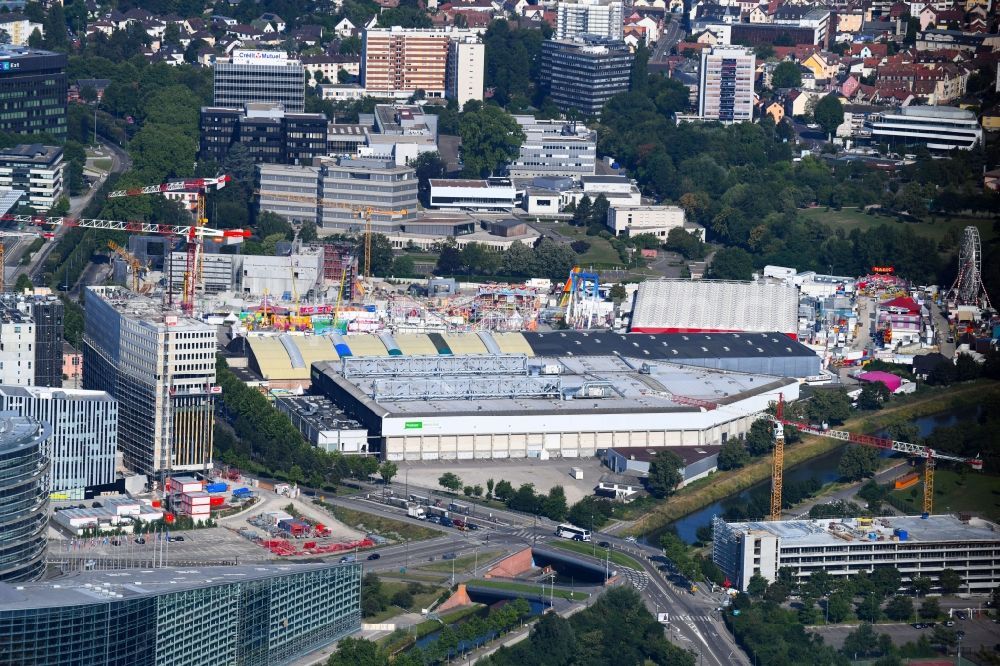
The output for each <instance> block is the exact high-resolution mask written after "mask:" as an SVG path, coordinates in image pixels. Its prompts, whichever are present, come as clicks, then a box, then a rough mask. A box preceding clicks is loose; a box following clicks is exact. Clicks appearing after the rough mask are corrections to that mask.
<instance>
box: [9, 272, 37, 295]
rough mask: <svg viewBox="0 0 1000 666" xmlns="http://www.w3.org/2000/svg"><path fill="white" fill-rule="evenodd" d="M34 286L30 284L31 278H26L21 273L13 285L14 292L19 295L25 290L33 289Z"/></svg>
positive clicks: (25, 275)
mask: <svg viewBox="0 0 1000 666" xmlns="http://www.w3.org/2000/svg"><path fill="white" fill-rule="evenodd" d="M34 288H35V285H34V284H32V282H31V278H30V277H28V274H27V273H21V274H20V275H18V276H17V282H15V283H14V291H16V292H18V293H20V292H22V291H24V290H25V289H34Z"/></svg>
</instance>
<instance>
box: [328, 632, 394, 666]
mask: <svg viewBox="0 0 1000 666" xmlns="http://www.w3.org/2000/svg"><path fill="white" fill-rule="evenodd" d="M387 662H388V656H387V655H386V654H384V653H383V652H382V650H381V648H379V646H378V644H377V643H374V642H372V641H370V640H367V639H365V638H351V637H350V636H348V637H347V638H342V639H340V641H339V642H338V643H337V651H336V652H334V653H333V655H332V656H331V657H330V659H329V660H327V662H326V666H385V664H386V663H387Z"/></svg>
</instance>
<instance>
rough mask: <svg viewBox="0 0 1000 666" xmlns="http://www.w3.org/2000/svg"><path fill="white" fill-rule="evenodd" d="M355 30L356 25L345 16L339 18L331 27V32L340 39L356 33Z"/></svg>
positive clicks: (356, 29)
mask: <svg viewBox="0 0 1000 666" xmlns="http://www.w3.org/2000/svg"><path fill="white" fill-rule="evenodd" d="M357 31H358V28H357V26H355V25H354V24H353V23H351V20H350V19H348V18H347V17H346V16H345V17H344V18H342V19H340V23H338V24H337V25H335V26H334V27H333V34H335V35H337V37H338V38H340V39H347V38H348V37H351V36H352V35H355V34H357Z"/></svg>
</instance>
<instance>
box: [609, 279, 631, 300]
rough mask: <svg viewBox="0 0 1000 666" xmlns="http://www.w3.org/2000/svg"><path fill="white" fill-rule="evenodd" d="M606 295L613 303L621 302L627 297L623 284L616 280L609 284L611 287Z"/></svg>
mask: <svg viewBox="0 0 1000 666" xmlns="http://www.w3.org/2000/svg"><path fill="white" fill-rule="evenodd" d="M608 296H610V297H611V300H613V301H614V302H615V303H621V302H622V301H624V300H625V299H626V298H628V292H627V291H626V290H625V285H623V284H621V283H620V282H616V283H615V284H613V285H611V289H609V290H608Z"/></svg>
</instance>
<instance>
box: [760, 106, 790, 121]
mask: <svg viewBox="0 0 1000 666" xmlns="http://www.w3.org/2000/svg"><path fill="white" fill-rule="evenodd" d="M761 111H762V113H761V114H760V115H761V117H763V116H764V114H767V115H769V116H771V118H772V119H773V120H774V124H775V125H777V124H778V123H780V122H781V121H782V120H784V118H785V107H784V105H782V103H781V102H779V101H778V100H771V101H770V102H767V101H765V102H762V103H761Z"/></svg>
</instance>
